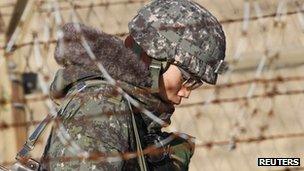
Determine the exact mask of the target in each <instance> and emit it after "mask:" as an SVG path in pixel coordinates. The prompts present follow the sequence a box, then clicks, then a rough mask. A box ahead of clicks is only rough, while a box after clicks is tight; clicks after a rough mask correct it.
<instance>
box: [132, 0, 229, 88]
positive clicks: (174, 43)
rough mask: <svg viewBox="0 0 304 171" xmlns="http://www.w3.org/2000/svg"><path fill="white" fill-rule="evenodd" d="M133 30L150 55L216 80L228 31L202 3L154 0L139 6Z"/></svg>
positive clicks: (133, 22) (223, 54)
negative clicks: (224, 30)
mask: <svg viewBox="0 0 304 171" xmlns="http://www.w3.org/2000/svg"><path fill="white" fill-rule="evenodd" d="M129 30H130V34H131V36H132V37H133V38H134V40H135V41H136V42H137V43H138V44H139V45H140V46H141V47H142V48H143V49H144V51H145V52H146V53H147V54H148V55H149V56H151V57H153V58H155V59H157V60H166V61H168V62H170V63H174V64H175V65H178V66H180V67H182V68H183V69H184V70H186V71H187V72H189V73H190V74H192V75H193V76H195V77H197V79H198V80H201V81H205V82H207V83H210V84H215V83H216V80H217V73H216V72H215V70H216V68H217V67H218V66H219V65H220V61H221V60H224V58H225V50H226V42H225V34H224V32H223V30H222V27H221V25H220V24H219V22H218V21H217V19H216V18H215V17H214V16H213V15H212V14H211V13H210V12H209V11H207V10H206V9H205V8H203V7H202V6H200V5H198V4H197V3H194V2H192V1H189V0H154V1H152V2H151V3H149V4H147V5H145V6H144V7H143V8H141V9H140V10H139V12H138V14H137V15H136V16H135V17H134V18H133V19H132V20H131V22H130V23H129Z"/></svg>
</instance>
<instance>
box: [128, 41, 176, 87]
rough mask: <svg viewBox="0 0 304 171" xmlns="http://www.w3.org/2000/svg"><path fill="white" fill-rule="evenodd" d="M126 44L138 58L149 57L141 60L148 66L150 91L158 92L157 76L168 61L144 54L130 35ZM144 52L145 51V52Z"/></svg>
mask: <svg viewBox="0 0 304 171" xmlns="http://www.w3.org/2000/svg"><path fill="white" fill-rule="evenodd" d="M125 43H126V46H127V47H130V48H131V49H132V51H133V52H134V53H135V54H136V55H137V57H138V58H139V59H141V58H147V57H148V58H150V59H149V60H142V61H143V62H144V63H145V64H146V65H147V66H149V70H150V74H151V79H152V86H151V93H159V78H160V75H161V74H163V73H164V72H165V71H166V70H167V69H168V68H169V66H170V64H169V62H167V61H160V60H156V59H154V58H152V57H150V56H148V55H146V56H144V55H143V53H145V52H144V51H143V49H142V48H141V47H140V46H139V45H138V44H137V43H136V42H135V41H134V39H133V38H132V37H131V36H128V37H127V39H126V41H125ZM145 54H146V53H145Z"/></svg>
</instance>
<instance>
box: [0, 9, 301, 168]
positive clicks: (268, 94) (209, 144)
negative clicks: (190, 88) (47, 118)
mask: <svg viewBox="0 0 304 171" xmlns="http://www.w3.org/2000/svg"><path fill="white" fill-rule="evenodd" d="M69 9H70V8H69ZM75 9H79V8H75ZM53 12H56V10H53ZM302 12H303V11H302ZM284 15H285V14H284ZM272 17H276V16H272ZM258 18H260V17H258ZM258 18H257V19H258ZM227 21H229V20H227ZM240 21H242V20H240ZM121 35H123V36H125V35H127V33H121ZM55 43H57V40H48V41H38V39H36V40H35V41H32V42H28V43H22V44H19V45H15V46H14V47H13V48H14V50H16V49H18V48H21V47H25V46H29V45H31V46H34V45H36V46H37V45H45V44H48V45H49V44H55ZM3 48H5V47H3ZM86 50H87V49H86ZM302 80H304V79H303V77H302V76H292V77H281V76H277V77H274V78H270V79H264V78H254V79H249V80H245V81H237V82H233V83H225V84H221V85H218V86H215V87H214V88H215V89H218V88H230V87H237V86H241V85H248V84H253V83H254V84H255V83H256V84H268V83H285V82H291V81H302ZM211 88H212V89H214V88H213V87H204V88H202V89H211ZM303 93H304V90H289V91H280V92H279V91H277V90H276V89H274V90H272V91H270V92H266V93H264V94H257V95H254V94H251V95H250V96H249V97H248V96H246V97H232V98H225V99H219V98H216V99H210V100H207V101H203V102H198V103H191V104H184V105H181V106H180V107H190V106H202V105H206V104H222V103H227V102H239V101H247V100H250V99H256V98H274V97H276V96H280V95H298V94H303ZM46 99H48V95H47V94H46V93H44V95H42V96H41V97H38V98H27V99H24V103H29V102H32V101H39V100H46ZM9 103H11V102H9V100H5V99H0V105H1V104H9ZM187 105H188V106H187ZM38 123H40V121H36V120H34V121H31V122H23V123H12V124H7V123H5V122H2V123H0V129H1V130H5V129H9V128H14V127H26V126H29V125H36V124H38ZM56 123H57V122H56ZM59 124H60V123H59ZM58 132H59V133H60V132H63V133H62V135H61V136H62V137H63V138H65V140H64V141H67V142H68V143H70V138H69V137H67V135H66V132H65V131H64V130H63V131H62V130H60V128H58ZM303 134H304V133H290V134H278V135H269V136H263V135H262V136H260V137H249V138H246V139H238V138H235V139H234V140H233V143H234V144H247V143H259V142H262V141H265V140H276V139H281V138H294V137H303ZM223 145H231V139H230V140H223V141H210V142H206V143H199V144H197V145H196V147H201V148H207V149H210V148H212V147H216V146H223ZM72 148H73V147H72ZM154 150H155V149H154ZM87 155H89V156H87V157H88V159H91V158H92V159H97V160H100V159H101V158H100V157H102V156H104V154H100V156H99V155H97V156H96V154H89V153H87ZM91 155H92V156H91ZM131 156H133V157H134V155H131ZM135 156H136V155H135ZM83 157H84V156H82V157H80V158H77V157H76V156H75V159H83ZM94 157H97V158H94ZM122 158H124V157H122ZM50 160H51V159H50ZM67 161H70V160H69V159H67ZM4 163H6V162H4Z"/></svg>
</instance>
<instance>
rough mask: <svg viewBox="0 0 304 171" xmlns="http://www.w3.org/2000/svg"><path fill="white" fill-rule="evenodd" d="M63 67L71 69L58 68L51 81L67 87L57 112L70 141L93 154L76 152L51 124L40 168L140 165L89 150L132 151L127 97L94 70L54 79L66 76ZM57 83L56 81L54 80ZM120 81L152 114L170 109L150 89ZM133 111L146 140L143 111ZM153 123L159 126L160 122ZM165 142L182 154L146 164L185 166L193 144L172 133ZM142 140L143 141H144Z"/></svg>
mask: <svg viewBox="0 0 304 171" xmlns="http://www.w3.org/2000/svg"><path fill="white" fill-rule="evenodd" d="M65 72H70V70H68V71H66V70H64V69H63V70H59V71H58V72H57V74H56V76H55V80H54V82H53V84H52V86H51V87H52V89H51V90H53V91H54V90H55V88H61V89H62V90H65V91H66V92H65V93H66V96H65V98H66V99H65V100H63V104H64V105H63V106H62V108H63V109H64V110H63V112H62V113H61V114H60V118H61V119H62V121H63V125H64V126H65V128H66V129H67V131H68V133H69V135H70V136H71V137H72V139H73V141H74V142H75V143H76V144H77V145H78V146H80V148H81V149H84V150H86V151H88V152H90V153H91V154H93V157H92V158H89V159H88V160H83V159H79V158H77V156H76V155H75V154H73V153H72V152H71V151H70V149H69V148H68V147H67V146H66V145H64V144H63V143H62V142H61V141H60V140H59V137H58V136H57V134H56V133H55V131H54V130H55V129H56V128H53V131H52V134H51V135H50V138H49V142H48V143H49V144H48V146H47V147H46V149H45V154H44V158H43V160H42V167H41V169H40V170H110V171H112V170H139V167H138V164H137V161H136V159H130V160H123V159H122V160H121V161H115V162H109V161H103V160H96V159H97V158H94V154H96V156H100V155H101V154H102V156H109V155H119V156H120V155H122V154H123V153H127V152H135V149H136V148H135V139H134V135H133V128H132V124H131V114H130V109H129V108H128V105H127V102H126V100H125V99H124V98H122V97H121V95H119V94H118V93H117V92H116V90H115V88H114V87H113V86H112V85H109V84H108V83H106V82H105V81H103V80H101V79H100V78H99V79H97V78H98V76H97V75H95V77H94V76H93V75H91V76H90V77H87V76H86V74H82V76H83V77H81V78H79V79H78V80H77V81H73V82H72V83H71V82H70V84H69V83H68V82H66V81H58V79H60V80H67V79H63V78H62V77H63V76H67V75H68V74H64V73H65ZM76 73H77V72H76ZM58 83H60V84H61V85H55V84H58ZM64 85H65V86H64ZM120 85H121V86H122V87H123V88H124V90H125V91H126V92H128V93H133V94H132V95H133V97H134V98H135V99H137V100H140V101H139V102H140V103H141V104H142V105H144V107H147V108H149V109H153V108H154V110H153V113H154V114H155V115H156V116H161V115H162V114H161V113H163V112H165V113H166V112H169V111H170V112H172V108H169V109H166V108H165V105H163V104H162V103H163V102H161V101H160V100H158V98H157V97H154V96H151V95H150V97H149V94H147V93H145V91H144V90H141V89H139V88H138V87H135V86H132V85H129V84H127V83H124V82H120ZM83 86H86V88H85V89H84V90H82V91H81V92H78V93H77V96H71V94H73V93H74V92H77V90H79V89H81V88H82V87H83ZM67 87H69V89H68V90H66V89H67ZM56 92H60V90H59V89H57V90H56ZM70 97H72V99H70ZM146 97H149V98H146ZM153 97H154V98H153ZM155 105H157V106H155ZM158 109H159V110H158ZM135 116H136V122H137V125H138V128H139V131H140V132H139V135H141V141H142V143H145V142H144V140H143V138H142V137H144V136H145V134H147V133H148V127H147V126H146V122H145V121H144V119H143V118H142V117H141V116H143V114H140V113H138V111H137V112H136V115H135ZM170 116H171V115H170ZM166 121H167V122H170V121H168V120H166ZM155 129H158V130H159V131H160V128H159V127H157V128H155ZM170 144H172V145H171V150H170V151H171V153H172V154H174V155H175V156H178V158H179V159H182V160H175V159H172V160H171V159H170V160H168V161H167V162H164V163H162V164H160V165H153V164H149V163H147V165H148V168H149V170H168V169H169V170H187V168H188V165H189V162H190V158H191V157H192V155H193V152H194V151H193V148H194V144H191V142H189V141H186V140H183V139H181V138H175V140H174V141H172V142H170ZM143 146H144V147H147V146H146V145H145V144H143ZM75 157H76V158H75Z"/></svg>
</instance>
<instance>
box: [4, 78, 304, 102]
mask: <svg viewBox="0 0 304 171" xmlns="http://www.w3.org/2000/svg"><path fill="white" fill-rule="evenodd" d="M45 79H49V78H48V77H45ZM292 81H304V77H303V76H290V77H282V76H277V77H274V78H269V79H265V78H254V79H248V80H244V81H237V82H231V83H224V84H219V85H215V86H212V87H211V86H206V87H204V86H203V87H201V88H200V89H221V88H233V87H236V86H242V85H248V84H251V83H257V84H270V83H286V82H292ZM138 91H140V92H142V90H138ZM147 92H148V91H147ZM296 94H302V90H291V91H288V92H266V93H264V94H260V95H254V96H253V97H252V98H263V97H266V98H271V97H275V96H279V95H296ZM76 96H77V97H83V96H84V95H82V94H79V95H76ZM48 98H49V95H36V97H26V98H25V99H23V101H24V103H30V102H35V101H43V100H46V99H48ZM252 98H251V97H250V98H246V97H233V98H227V99H213V100H211V101H209V102H208V100H207V101H206V102H198V103H196V104H192V103H191V104H182V105H181V106H183V105H186V106H189V105H190V106H195V105H204V104H209V103H211V104H212V103H213V104H218V103H225V102H235V101H242V100H250V99H252ZM8 104H12V102H10V101H9V100H8V99H0V105H8ZM183 107H184V106H183Z"/></svg>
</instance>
